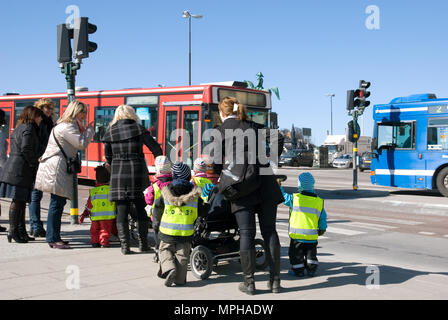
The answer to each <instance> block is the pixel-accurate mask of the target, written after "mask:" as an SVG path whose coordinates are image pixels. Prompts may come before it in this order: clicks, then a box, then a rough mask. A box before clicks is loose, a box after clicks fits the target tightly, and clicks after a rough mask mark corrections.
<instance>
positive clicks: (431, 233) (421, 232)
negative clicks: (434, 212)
mask: <svg viewBox="0 0 448 320" xmlns="http://www.w3.org/2000/svg"><path fill="white" fill-rule="evenodd" d="M419 234H422V235H425V236H432V235H434V234H435V233H434V232H426V231H420V232H419Z"/></svg>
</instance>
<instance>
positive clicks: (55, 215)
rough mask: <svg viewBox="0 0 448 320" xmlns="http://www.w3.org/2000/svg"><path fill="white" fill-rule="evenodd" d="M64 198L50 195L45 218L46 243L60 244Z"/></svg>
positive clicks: (65, 200)
mask: <svg viewBox="0 0 448 320" xmlns="http://www.w3.org/2000/svg"><path fill="white" fill-rule="evenodd" d="M66 202H67V199H66V198H63V197H60V196H57V195H55V194H51V198H50V207H49V208H48V218H47V242H48V243H51V242H60V241H62V239H61V219H62V213H63V212H64V206H65V204H66Z"/></svg>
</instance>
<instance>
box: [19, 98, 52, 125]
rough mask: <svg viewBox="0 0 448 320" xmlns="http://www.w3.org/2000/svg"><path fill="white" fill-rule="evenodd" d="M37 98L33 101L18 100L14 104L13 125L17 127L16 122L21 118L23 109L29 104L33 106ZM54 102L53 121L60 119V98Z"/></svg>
mask: <svg viewBox="0 0 448 320" xmlns="http://www.w3.org/2000/svg"><path fill="white" fill-rule="evenodd" d="M36 101H37V100H32V101H30V100H29V101H25V102H16V103H15V105H14V123H13V127H15V125H16V123H17V119H19V116H20V113H22V111H23V109H25V107H27V106H32V105H34V102H36ZM53 102H54V119H53V122H56V120H58V119H59V100H53Z"/></svg>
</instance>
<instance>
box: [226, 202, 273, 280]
mask: <svg viewBox="0 0 448 320" xmlns="http://www.w3.org/2000/svg"><path fill="white" fill-rule="evenodd" d="M256 213H257V215H258V223H259V225H260V231H261V235H262V237H263V240H264V243H265V246H266V259H267V261H268V264H269V269H270V273H271V276H273V277H279V276H280V249H281V247H280V241H279V238H278V234H277V230H276V225H275V223H276V220H277V205H276V204H272V205H269V204H265V205H255V206H248V207H247V208H245V209H243V210H239V211H237V212H235V218H236V221H237V224H238V228H239V229H240V252H241V251H250V250H255V234H256V232H257V227H256V220H255V214H256ZM243 270H244V266H243Z"/></svg>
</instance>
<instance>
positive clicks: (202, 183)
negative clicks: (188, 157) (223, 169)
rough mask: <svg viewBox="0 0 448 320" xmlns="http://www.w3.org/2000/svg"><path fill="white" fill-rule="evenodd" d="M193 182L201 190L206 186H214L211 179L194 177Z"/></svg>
mask: <svg viewBox="0 0 448 320" xmlns="http://www.w3.org/2000/svg"><path fill="white" fill-rule="evenodd" d="M193 181H194V183H195V184H196V185H197V186H198V187H199V188H201V189H202V188H203V187H204V186H205V185H206V184H209V183H211V184H213V182H211V181H210V179H209V178H205V177H193Z"/></svg>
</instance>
